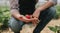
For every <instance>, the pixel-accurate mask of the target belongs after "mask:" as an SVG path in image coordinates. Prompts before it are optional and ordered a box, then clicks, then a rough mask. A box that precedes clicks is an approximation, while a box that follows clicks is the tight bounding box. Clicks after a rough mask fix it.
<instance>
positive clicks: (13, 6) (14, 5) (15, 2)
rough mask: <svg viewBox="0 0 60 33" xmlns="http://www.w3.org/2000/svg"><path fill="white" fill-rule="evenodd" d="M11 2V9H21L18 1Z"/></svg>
mask: <svg viewBox="0 0 60 33" xmlns="http://www.w3.org/2000/svg"><path fill="white" fill-rule="evenodd" d="M9 2H10V9H17V10H18V9H19V8H18V7H19V4H18V0H9Z"/></svg>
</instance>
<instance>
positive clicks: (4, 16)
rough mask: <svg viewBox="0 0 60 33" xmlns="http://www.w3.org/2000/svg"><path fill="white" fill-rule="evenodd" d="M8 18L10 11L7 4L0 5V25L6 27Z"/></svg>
mask: <svg viewBox="0 0 60 33" xmlns="http://www.w3.org/2000/svg"><path fill="white" fill-rule="evenodd" d="M9 18H10V12H9V7H7V6H0V23H2V24H3V25H2V26H1V27H0V29H1V28H4V27H8V25H7V24H8V20H9Z"/></svg>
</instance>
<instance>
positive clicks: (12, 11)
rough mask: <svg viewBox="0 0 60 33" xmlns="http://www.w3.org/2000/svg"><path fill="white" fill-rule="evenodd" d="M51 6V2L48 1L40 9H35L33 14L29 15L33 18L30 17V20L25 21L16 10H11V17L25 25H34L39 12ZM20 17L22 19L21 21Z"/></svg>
mask: <svg viewBox="0 0 60 33" xmlns="http://www.w3.org/2000/svg"><path fill="white" fill-rule="evenodd" d="M36 1H38V0H36ZM53 5H54V4H53V3H52V2H50V1H48V2H47V3H45V4H44V5H42V6H41V7H39V8H37V9H36V10H35V12H34V13H33V14H32V15H31V16H33V17H34V18H32V17H31V19H27V18H26V17H25V16H23V15H21V14H20V13H19V12H18V9H11V15H12V16H13V17H15V18H16V19H18V20H21V21H24V22H26V23H29V22H32V23H33V24H34V25H35V24H36V23H37V22H38V17H39V14H40V12H41V11H43V10H45V9H47V8H49V7H51V6H53ZM20 17H22V19H21V18H20Z"/></svg>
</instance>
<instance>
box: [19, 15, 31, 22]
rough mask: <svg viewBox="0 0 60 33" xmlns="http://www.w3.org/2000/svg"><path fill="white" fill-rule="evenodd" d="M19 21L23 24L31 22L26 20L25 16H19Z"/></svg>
mask: <svg viewBox="0 0 60 33" xmlns="http://www.w3.org/2000/svg"><path fill="white" fill-rule="evenodd" d="M19 19H20V20H21V21H23V22H26V23H29V22H31V20H32V19H28V18H26V16H23V15H21V16H20V18H19Z"/></svg>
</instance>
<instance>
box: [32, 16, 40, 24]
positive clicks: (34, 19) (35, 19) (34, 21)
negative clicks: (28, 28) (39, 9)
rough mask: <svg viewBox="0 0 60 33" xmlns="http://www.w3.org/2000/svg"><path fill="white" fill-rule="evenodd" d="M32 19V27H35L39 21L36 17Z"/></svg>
mask: <svg viewBox="0 0 60 33" xmlns="http://www.w3.org/2000/svg"><path fill="white" fill-rule="evenodd" d="M32 19H33V20H32V23H33V25H36V24H37V23H38V22H39V19H38V18H36V17H33V18H32Z"/></svg>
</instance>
